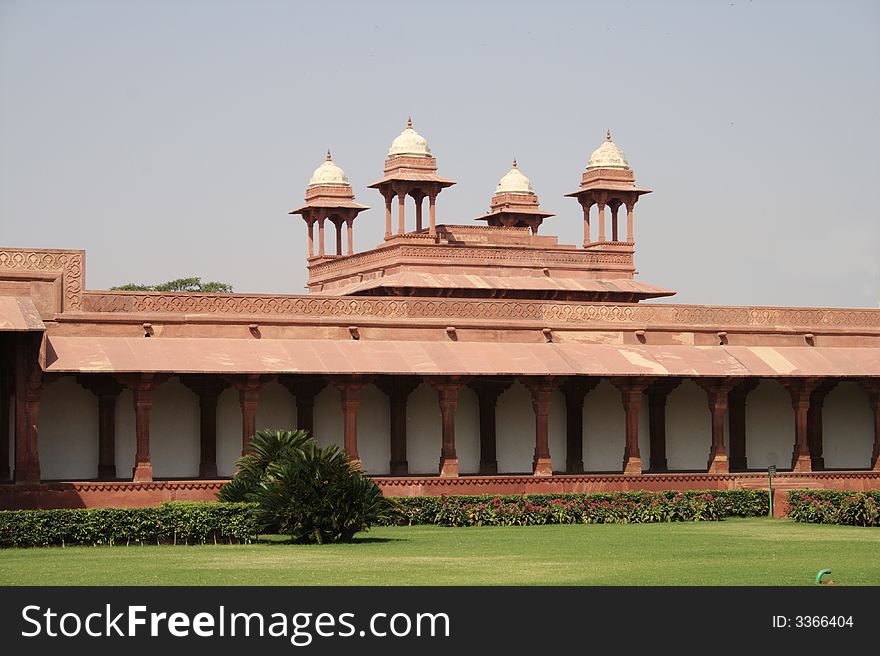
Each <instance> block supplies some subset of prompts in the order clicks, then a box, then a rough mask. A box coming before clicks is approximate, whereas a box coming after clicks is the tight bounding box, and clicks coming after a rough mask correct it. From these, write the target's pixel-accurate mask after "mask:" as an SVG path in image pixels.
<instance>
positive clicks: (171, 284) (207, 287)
mask: <svg viewBox="0 0 880 656" xmlns="http://www.w3.org/2000/svg"><path fill="white" fill-rule="evenodd" d="M110 289H112V290H114V291H120V292H201V293H203V294H230V293H232V285H228V284H226V283H225V282H217V281H216V280H212V281H209V282H202V279H201V278H176V279H175V280H169V281H168V282H163V283H161V284H158V285H140V284H137V283H131V282H130V283H128V284H126V285H119V286H117V287H111V288H110Z"/></svg>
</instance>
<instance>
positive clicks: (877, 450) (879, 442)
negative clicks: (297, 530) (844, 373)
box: [862, 378, 880, 471]
mask: <svg viewBox="0 0 880 656" xmlns="http://www.w3.org/2000/svg"><path fill="white" fill-rule="evenodd" d="M862 387H864V388H865V391H866V392H868V401H869V403H870V404H871V412H872V413H873V414H874V448H873V450H872V451H871V469H873V470H874V471H880V380H877V379H876V378H868V379H865V380H862Z"/></svg>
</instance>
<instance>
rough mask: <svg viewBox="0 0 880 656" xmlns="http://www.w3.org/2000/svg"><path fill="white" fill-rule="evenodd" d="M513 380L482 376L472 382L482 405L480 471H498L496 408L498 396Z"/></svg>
mask: <svg viewBox="0 0 880 656" xmlns="http://www.w3.org/2000/svg"><path fill="white" fill-rule="evenodd" d="M511 382H512V381H510V380H508V379H504V378H491V377H488V376H481V377H480V378H476V379H475V380H473V381H472V382H471V384H470V387H471V389H473V390H474V392H475V393H476V395H477V400H478V401H479V406H480V473H481V474H484V475H494V474H497V473H498V455H497V446H496V444H497V438H496V434H495V420H496V415H495V408H496V406H497V404H498V397H499V396H501V393H502V392H504V390H506V389H507V388H508V387H510V384H511Z"/></svg>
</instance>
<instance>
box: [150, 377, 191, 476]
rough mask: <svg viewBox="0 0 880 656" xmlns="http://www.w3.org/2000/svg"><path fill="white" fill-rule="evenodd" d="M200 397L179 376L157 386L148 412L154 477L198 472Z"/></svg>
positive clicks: (189, 474)
mask: <svg viewBox="0 0 880 656" xmlns="http://www.w3.org/2000/svg"><path fill="white" fill-rule="evenodd" d="M199 450H200V444H199V397H198V396H197V395H196V394H195V393H194V392H193V391H192V390H190V389H188V388H187V387H185V386H184V385H183V384H182V383H181V382H180V380H179V379H177V378H171V379H170V380H168V381H166V382H165V383H163V384H161V385H159V386H158V387H156V391H155V392H154V393H153V409H152V410H151V412H150V459H151V460H152V462H153V478H197V477H198V475H199V459H200V453H199Z"/></svg>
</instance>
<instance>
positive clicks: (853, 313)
mask: <svg viewBox="0 0 880 656" xmlns="http://www.w3.org/2000/svg"><path fill="white" fill-rule="evenodd" d="M82 307H83V310H85V311H87V312H126V313H140V312H147V313H170V314H221V315H243V316H251V315H269V316H285V317H290V318H310V317H322V318H324V317H340V318H342V317H375V318H378V319H492V320H501V321H535V322H556V323H583V324H590V323H597V324H606V323H610V324H638V325H643V324H653V325H669V326H682V327H685V326H691V327H692V326H712V327H717V326H723V327H727V328H736V327H742V328H756V327H758V328H766V329H771V330H772V329H791V328H803V327H827V328H864V329H868V330H880V310H869V309H852V310H848V309H821V308H819V309H815V308H769V307H723V306H707V305H671V304H669V305H667V304H663V305H660V304H657V305H650V304H645V303H640V304H638V305H600V304H595V303H586V302H585V303H577V302H567V303H560V302H555V301H502V300H469V299H460V300H453V299H440V300H437V299H418V298H405V299H373V298H353V297H336V298H334V297H315V296H272V295H265V296H253V295H246V294H194V293H178V294H161V293H150V292H86V293H85V294H83V306H82Z"/></svg>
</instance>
